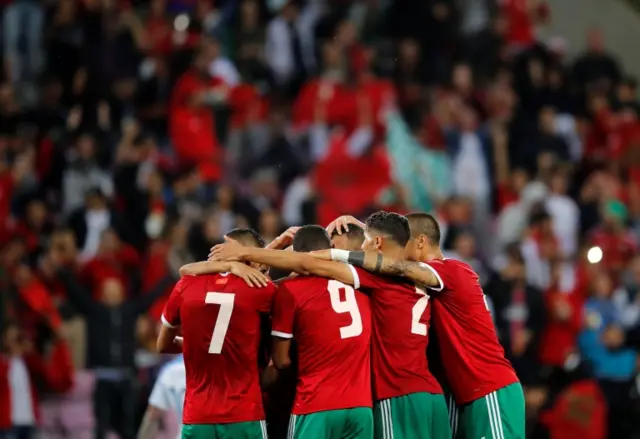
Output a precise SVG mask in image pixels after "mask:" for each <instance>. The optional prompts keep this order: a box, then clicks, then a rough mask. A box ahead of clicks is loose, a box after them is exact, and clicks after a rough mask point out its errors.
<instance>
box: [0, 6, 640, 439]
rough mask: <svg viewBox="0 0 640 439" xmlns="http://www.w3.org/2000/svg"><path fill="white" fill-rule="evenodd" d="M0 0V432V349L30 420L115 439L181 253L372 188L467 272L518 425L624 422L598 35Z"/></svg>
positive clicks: (636, 138) (614, 156)
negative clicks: (430, 227)
mask: <svg viewBox="0 0 640 439" xmlns="http://www.w3.org/2000/svg"><path fill="white" fill-rule="evenodd" d="M0 8H1V10H2V18H3V21H2V32H1V35H0V38H1V39H2V55H3V56H2V60H3V63H2V75H1V78H2V82H1V83H0V154H1V156H2V161H1V162H0V222H1V223H0V243H1V250H0V261H1V263H0V292H1V294H0V322H1V325H2V328H3V329H2V351H3V353H2V356H0V395H1V396H0V432H2V431H8V430H9V429H10V428H11V423H12V415H11V409H12V404H16V403H17V402H16V401H15V400H13V399H11V398H9V397H8V396H7V395H8V394H9V392H8V389H9V388H14V387H12V386H15V385H16V382H15V380H17V378H16V374H14V373H10V371H13V370H14V368H13V365H14V362H15V360H16V358H20V359H22V360H23V361H22V364H24V365H26V366H27V368H28V370H29V372H30V374H29V375H28V377H29V378H28V379H29V380H30V381H29V383H30V385H31V386H32V390H33V391H32V393H31V395H32V401H33V402H34V404H35V405H36V406H37V407H38V410H37V414H38V416H37V420H36V422H35V423H34V425H33V426H34V427H35V428H36V429H37V430H38V432H39V434H40V436H39V437H42V438H69V437H71V438H89V437H93V435H94V431H96V432H97V433H102V432H104V431H106V430H108V429H111V427H115V429H116V430H118V431H124V432H125V433H124V435H123V438H124V439H128V438H129V437H130V436H128V435H130V434H131V432H132V431H135V428H137V422H138V420H139V419H140V416H141V413H142V411H143V410H144V407H145V403H146V396H147V395H148V391H149V389H150V386H151V385H152V384H153V380H154V378H155V374H156V373H157V370H158V367H159V366H160V365H161V364H162V363H163V362H165V361H166V358H161V357H158V356H157V355H156V354H154V353H153V350H154V346H155V335H156V329H157V322H158V320H159V315H160V312H161V310H162V306H163V300H164V298H166V296H167V294H169V292H170V291H171V286H172V284H173V283H174V282H175V277H174V276H175V273H176V269H177V268H178V267H180V265H181V264H183V263H186V262H190V261H193V260H196V259H202V258H204V257H206V255H207V252H208V249H209V248H210V247H211V246H212V245H213V244H215V243H218V242H220V239H221V236H222V234H223V232H224V231H225V230H228V229H230V228H232V227H238V226H246V225H250V226H252V227H255V228H257V229H258V230H259V231H260V233H261V235H262V236H263V237H264V238H265V240H266V241H267V242H269V241H270V240H272V239H273V238H275V237H276V236H277V235H278V234H279V233H280V232H282V231H283V230H284V228H286V226H289V225H300V224H307V223H320V224H323V225H326V224H327V223H328V222H329V221H330V220H332V219H333V218H335V217H336V216H337V215H340V214H343V213H351V214H354V215H356V216H360V217H363V216H365V215H366V214H367V213H369V212H372V211H374V210H376V209H379V208H384V209H393V210H395V211H399V212H410V211H430V212H435V213H436V214H437V216H438V218H439V220H440V221H441V223H442V226H443V229H444V231H445V233H444V237H445V238H444V242H443V245H444V248H445V249H446V251H447V254H448V256H450V257H455V258H460V259H462V260H465V261H467V262H469V263H470V264H471V265H472V266H473V267H474V268H475V269H476V270H477V272H478V273H479V275H480V279H481V281H482V284H483V286H484V289H485V292H486V294H487V295H488V297H489V298H490V300H491V304H492V308H493V315H494V319H495V322H496V327H497V330H498V334H499V336H500V340H501V341H502V343H503V345H504V347H505V350H506V352H507V355H508V357H509V359H510V360H511V361H512V362H513V364H514V366H515V368H516V370H517V372H518V374H519V376H520V378H521V380H522V382H523V385H524V388H525V393H526V399H527V410H528V417H529V423H528V429H529V432H530V433H529V436H528V437H531V438H545V437H549V438H565V439H566V438H578V437H580V438H581V439H587V438H593V439H598V438H615V439H626V438H629V439H631V438H638V437H640V432H639V431H638V430H639V429H640V422H638V419H639V418H638V415H639V414H640V412H639V404H640V402H639V399H640V398H639V390H640V379H638V369H639V366H640V361H639V360H638V358H639V356H638V353H639V352H640V351H639V346H640V257H639V256H638V239H639V234H640V122H639V119H638V116H639V114H640V105H639V101H638V94H637V92H638V90H637V86H636V81H635V79H634V78H633V77H631V76H630V75H629V74H628V73H627V72H625V68H624V66H623V65H622V64H621V63H620V62H619V60H618V59H617V58H616V55H615V51H610V50H609V49H608V48H607V45H606V35H603V34H602V33H601V32H599V31H598V30H597V29H595V28H594V29H592V30H590V31H589V33H588V35H585V37H584V38H585V43H586V44H585V47H586V49H585V51H584V52H582V53H579V54H578V56H577V57H569V56H568V55H567V44H566V40H564V39H563V38H562V35H556V36H554V37H553V38H541V37H539V35H540V33H539V31H540V30H541V29H544V27H545V24H547V23H549V22H553V19H554V17H553V14H552V13H551V9H550V8H549V7H548V5H546V4H545V3H542V2H538V1H535V0H503V1H502V2H499V3H496V2H495V1H494V0H460V1H453V0H420V1H419V2H418V1H409V0H395V1H393V0H387V1H385V0H307V1H302V2H295V1H287V0H268V1H257V0H220V1H218V0H215V1H209V0H151V1H135V0H134V1H132V2H129V1H128V0H121V1H118V0H83V1H76V0H60V1H46V0H44V1H38V0H0ZM631 11H632V10H631V9H630V10H629V13H632V12H631ZM576 14H580V11H579V6H578V5H576ZM187 103H189V104H198V107H197V109H194V107H192V106H189V105H187ZM122 295H124V297H125V298H126V299H125V300H126V303H125V306H124V307H120V308H118V310H119V311H117V312H113V311H111V312H109V308H108V306H109V304H110V303H115V302H118V300H119V297H120V296H122ZM18 328H19V330H20V331H17V329H18ZM105 328H109V330H106V329H105ZM23 378H24V377H23ZM22 384H24V382H23V383H22ZM173 428H175V422H174V421H172V420H170V419H169V420H168V421H167V425H166V431H165V437H172V436H171V434H172V429H173ZM607 429H608V433H607ZM127 432H129V433H127ZM97 437H100V436H97Z"/></svg>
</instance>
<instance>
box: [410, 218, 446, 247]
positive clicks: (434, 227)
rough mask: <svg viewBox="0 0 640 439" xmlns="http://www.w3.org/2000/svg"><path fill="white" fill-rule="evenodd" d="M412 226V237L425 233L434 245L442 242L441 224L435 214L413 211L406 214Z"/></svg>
mask: <svg viewBox="0 0 640 439" xmlns="http://www.w3.org/2000/svg"><path fill="white" fill-rule="evenodd" d="M406 218H407V220H409V225H410V227H411V237H412V238H417V237H418V236H420V235H424V236H426V237H427V239H428V240H429V243H430V244H432V245H439V244H440V239H441V235H440V224H438V221H437V220H436V219H435V217H434V216H433V215H430V214H428V213H423V212H413V213H410V214H408V215H407V216H406Z"/></svg>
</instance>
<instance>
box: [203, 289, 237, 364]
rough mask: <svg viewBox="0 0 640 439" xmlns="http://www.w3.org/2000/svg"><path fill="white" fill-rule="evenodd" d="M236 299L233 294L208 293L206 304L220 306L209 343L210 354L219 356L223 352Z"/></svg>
mask: <svg viewBox="0 0 640 439" xmlns="http://www.w3.org/2000/svg"><path fill="white" fill-rule="evenodd" d="M234 299H235V294H231V293H207V296H206V297H205V299H204V301H205V302H206V303H215V304H216V305H220V311H218V318H217V319H216V324H215V326H214V327H213V334H211V342H210V343H209V353H210V354H219V353H220V352H222V345H223V344H224V337H225V336H226V335H227V329H229V321H230V320H231V314H232V313H233V301H234Z"/></svg>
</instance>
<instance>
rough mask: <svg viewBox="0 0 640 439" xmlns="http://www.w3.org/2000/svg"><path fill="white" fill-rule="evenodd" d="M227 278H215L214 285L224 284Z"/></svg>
mask: <svg viewBox="0 0 640 439" xmlns="http://www.w3.org/2000/svg"><path fill="white" fill-rule="evenodd" d="M228 280H229V279H227V278H222V279H216V285H224V284H226V283H227V281H228Z"/></svg>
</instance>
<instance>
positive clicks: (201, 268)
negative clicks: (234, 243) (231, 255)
mask: <svg viewBox="0 0 640 439" xmlns="http://www.w3.org/2000/svg"><path fill="white" fill-rule="evenodd" d="M229 272H231V262H218V261H201V262H192V263H190V264H185V265H183V266H182V267H180V277H183V276H200V275H203V274H216V273H229Z"/></svg>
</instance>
